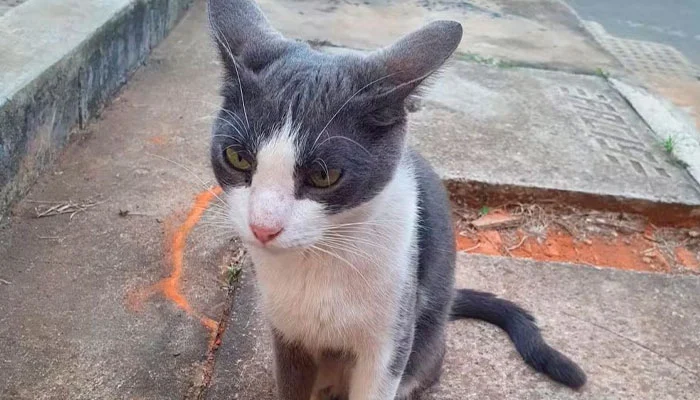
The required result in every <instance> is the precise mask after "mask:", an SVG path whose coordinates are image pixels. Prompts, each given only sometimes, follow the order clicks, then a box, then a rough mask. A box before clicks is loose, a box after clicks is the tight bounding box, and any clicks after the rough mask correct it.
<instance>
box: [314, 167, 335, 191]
mask: <svg viewBox="0 0 700 400" xmlns="http://www.w3.org/2000/svg"><path fill="white" fill-rule="evenodd" d="M338 179H340V170H339V169H329V170H328V171H316V172H312V173H311V175H309V183H311V185H313V186H315V187H317V188H322V189H323V188H328V187H331V186H333V185H335V184H336V183H337V182H338Z"/></svg>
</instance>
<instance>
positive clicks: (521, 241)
mask: <svg viewBox="0 0 700 400" xmlns="http://www.w3.org/2000/svg"><path fill="white" fill-rule="evenodd" d="M527 238H528V236H526V235H523V238H522V239H521V240H520V243H518V244H516V245H515V246H511V247H506V250H508V252H511V251H513V250H515V249H517V248H518V247H520V246H522V245H523V243H525V240H527Z"/></svg>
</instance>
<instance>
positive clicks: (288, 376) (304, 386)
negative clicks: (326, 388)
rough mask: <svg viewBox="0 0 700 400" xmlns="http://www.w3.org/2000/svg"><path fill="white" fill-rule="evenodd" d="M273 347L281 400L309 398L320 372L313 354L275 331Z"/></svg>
mask: <svg viewBox="0 0 700 400" xmlns="http://www.w3.org/2000/svg"><path fill="white" fill-rule="evenodd" d="M273 347H274V356H275V379H276V381H277V393H278V398H279V400H309V399H310V398H311V392H312V389H313V386H314V381H315V380H316V375H317V373H318V366H317V365H316V363H315V362H314V359H313V357H312V356H311V354H309V352H308V351H306V349H304V348H303V347H302V346H301V345H298V344H295V343H289V342H287V341H286V340H285V339H284V338H282V337H281V336H280V335H279V333H276V332H274V333H273Z"/></svg>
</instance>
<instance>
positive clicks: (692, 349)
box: [207, 255, 700, 400]
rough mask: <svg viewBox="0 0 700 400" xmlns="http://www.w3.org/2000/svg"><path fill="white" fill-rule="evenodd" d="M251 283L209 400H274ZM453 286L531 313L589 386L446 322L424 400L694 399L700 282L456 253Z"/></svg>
mask: <svg viewBox="0 0 700 400" xmlns="http://www.w3.org/2000/svg"><path fill="white" fill-rule="evenodd" d="M253 278H254V276H253V275H252V270H250V269H249V270H247V271H246V273H245V274H244V276H243V281H242V286H241V287H240V288H239V291H238V292H237V294H236V299H235V306H234V310H233V312H232V314H231V319H230V327H229V329H228V330H227V332H226V335H225V337H224V342H223V343H224V345H223V347H222V348H221V349H220V351H219V353H218V354H219V355H218V360H217V364H216V370H215V374H214V376H213V381H212V382H213V384H212V387H211V388H210V390H209V392H208V396H207V398H209V399H241V400H246V399H256V400H273V399H275V397H274V390H273V386H274V381H273V378H272V370H271V365H272V364H271V362H272V360H271V353H270V347H269V341H268V338H267V331H266V328H265V326H264V324H263V322H262V320H261V318H262V316H261V314H260V311H259V310H258V309H257V307H256V306H255V288H254V284H253ZM457 282H458V286H462V287H471V288H476V289H480V290H487V291H492V292H495V293H498V294H499V295H502V296H504V297H506V298H509V299H512V300H515V301H518V302H520V303H521V304H523V305H525V306H526V307H527V308H529V309H530V310H531V311H532V312H534V314H535V315H536V316H537V317H538V320H539V323H540V326H541V327H542V329H543V332H544V336H545V337H546V338H547V340H548V341H550V343H551V344H553V345H554V346H556V347H557V348H559V349H561V350H562V351H563V352H565V353H567V354H569V355H570V356H571V357H572V358H573V359H575V360H577V361H579V362H580V363H581V365H582V367H583V368H584V370H586V371H587V373H588V377H589V382H588V384H587V385H586V386H585V387H584V388H583V390H581V391H580V392H575V391H572V390H570V389H568V388H565V387H562V386H560V385H556V384H554V383H552V382H551V381H549V380H547V379H546V378H544V377H542V376H541V375H539V374H536V373H535V372H533V371H532V370H531V369H530V368H529V367H527V366H526V365H525V364H524V363H523V362H522V361H521V360H520V359H519V356H518V355H517V353H516V352H515V350H514V349H513V346H512V345H511V343H510V342H509V341H508V338H507V336H506V335H505V334H504V333H503V332H501V331H500V330H498V328H495V327H493V326H490V325H488V324H485V323H482V322H477V321H469V320H465V321H458V322H455V323H453V324H452V325H451V326H450V329H449V337H448V351H447V358H446V364H445V366H444V368H443V376H442V379H441V382H440V384H439V385H438V386H437V387H436V388H435V389H434V390H433V391H432V392H431V393H430V394H429V395H428V396H426V398H428V399H436V400H437V399H445V400H447V399H458V398H459V399H559V400H564V399H591V400H599V399H668V400H671V399H674V400H677V399H687V400H690V399H696V398H698V396H700V380H699V379H698V376H699V375H698V372H699V370H700V363H699V360H700V339H699V338H698V336H697V335H696V334H695V333H696V332H697V331H698V329H700V318H699V317H698V316H697V312H696V311H697V310H698V307H700V296H698V293H700V277H697V276H665V275H655V274H641V273H634V272H625V271H618V270H612V269H594V268H590V267H584V266H575V265H566V264H548V263H540V262H532V261H524V260H514V259H505V258H500V257H486V256H471V255H461V256H460V257H459V260H458V271H457Z"/></svg>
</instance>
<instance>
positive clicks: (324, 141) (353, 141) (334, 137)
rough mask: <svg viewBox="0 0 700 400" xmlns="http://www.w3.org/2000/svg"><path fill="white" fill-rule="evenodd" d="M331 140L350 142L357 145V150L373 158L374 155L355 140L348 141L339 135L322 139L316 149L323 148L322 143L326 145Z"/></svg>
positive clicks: (347, 138) (348, 139)
mask: <svg viewBox="0 0 700 400" xmlns="http://www.w3.org/2000/svg"><path fill="white" fill-rule="evenodd" d="M331 139H343V140H347V141H348V142H351V143H354V144H356V145H357V146H358V147H359V148H361V149H362V150H363V151H364V152H365V153H367V154H369V155H370V157H374V154H372V153H370V152H369V150H367V149H366V148H365V146H363V145H361V144H359V143H357V142H356V141H355V140H352V139H350V138H349V137H345V136H339V135H335V136H329V137H328V138H326V139H324V140H323V141H322V142H321V143H319V144H318V146H317V147H321V146H323V144H324V143H326V142H327V141H329V140H331Z"/></svg>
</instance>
